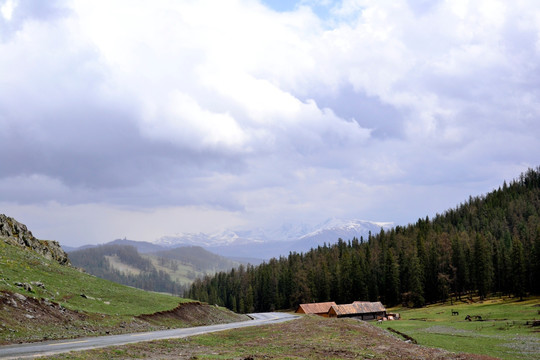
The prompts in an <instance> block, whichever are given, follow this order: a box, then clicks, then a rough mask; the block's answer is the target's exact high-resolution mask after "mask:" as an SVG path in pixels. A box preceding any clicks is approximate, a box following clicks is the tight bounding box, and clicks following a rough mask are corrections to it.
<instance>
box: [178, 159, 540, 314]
mask: <svg viewBox="0 0 540 360" xmlns="http://www.w3.org/2000/svg"><path fill="white" fill-rule="evenodd" d="M537 279H540V167H537V168H536V169H529V170H528V171H526V172H525V173H523V174H521V175H520V176H519V178H517V179H515V180H513V181H512V182H510V183H509V184H507V183H506V182H505V183H504V184H503V185H501V186H500V187H499V188H498V189H496V190H494V191H492V192H490V193H488V194H487V195H482V196H477V197H470V198H469V199H468V201H466V202H464V203H462V204H460V205H458V206H457V207H456V208H453V209H449V210H447V211H446V212H444V213H442V214H437V215H436V216H434V217H433V218H429V217H426V218H423V219H419V220H418V221H417V222H416V223H414V224H409V225H407V226H396V227H395V228H393V229H392V230H389V231H382V230H381V232H380V233H378V234H370V236H368V238H367V239H365V238H360V239H357V238H353V239H336V242H335V243H333V244H324V245H323V246H318V247H317V248H314V249H312V250H311V251H309V252H307V253H302V254H298V253H290V254H289V255H288V256H286V257H285V256H282V257H280V258H279V259H275V258H274V259H271V260H269V261H267V262H265V263H263V264H261V265H258V266H251V265H249V266H240V267H238V268H235V269H233V270H231V271H229V272H220V273H217V274H216V275H214V276H207V277H205V278H203V279H199V280H197V281H195V282H194V283H193V285H192V286H191V287H190V289H189V291H188V292H187V293H186V294H185V295H186V296H188V297H190V298H194V299H198V300H201V301H204V302H208V303H210V304H218V305H222V306H226V307H228V308H229V309H231V310H234V311H238V312H244V313H247V312H254V311H272V310H277V309H292V308H295V307H296V306H297V305H298V304H300V303H307V302H321V301H335V302H337V303H338V304H339V303H350V302H353V301H356V300H365V301H381V302H382V303H383V304H385V305H387V306H393V305H398V304H404V305H407V306H413V307H421V306H424V305H425V304H428V303H434V302H438V301H447V300H452V301H453V300H459V299H463V298H466V297H472V296H479V297H480V298H485V297H487V296H503V295H505V296H507V295H510V296H514V297H518V298H523V297H525V296H527V295H529V294H540V281H538V280H537Z"/></svg>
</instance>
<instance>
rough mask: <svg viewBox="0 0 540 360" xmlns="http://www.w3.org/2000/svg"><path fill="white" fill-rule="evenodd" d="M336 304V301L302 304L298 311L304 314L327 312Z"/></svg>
mask: <svg viewBox="0 0 540 360" xmlns="http://www.w3.org/2000/svg"><path fill="white" fill-rule="evenodd" d="M334 305H336V303H335V302H333V301H332V302H323V303H312V304H300V305H299V306H298V309H297V310H296V312H297V313H304V314H326V313H327V312H328V310H330V308H331V307H332V306H334Z"/></svg>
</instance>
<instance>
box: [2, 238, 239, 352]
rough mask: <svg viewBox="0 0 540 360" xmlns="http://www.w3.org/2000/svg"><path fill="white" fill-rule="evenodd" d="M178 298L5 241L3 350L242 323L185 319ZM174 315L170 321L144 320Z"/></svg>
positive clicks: (228, 316) (209, 312)
mask: <svg viewBox="0 0 540 360" xmlns="http://www.w3.org/2000/svg"><path fill="white" fill-rule="evenodd" d="M186 302H188V300H186V299H182V298H179V297H176V296H170V295H165V294H158V293H153V292H147V291H143V290H139V289H135V288H132V287H128V286H124V285H120V284H117V283H114V282H111V281H107V280H103V279H100V278H98V277H95V276H92V275H88V274H85V273H83V272H81V271H79V270H77V269H76V268H74V267H71V266H67V265H62V264H60V263H59V262H58V261H57V260H56V259H49V258H46V257H44V256H43V255H41V254H38V253H37V252H35V251H34V250H32V249H31V248H22V247H20V246H14V245H10V244H8V243H7V242H6V241H5V239H0V319H2V322H1V323H0V344H5V343H16V342H21V341H35V340H43V339H57V338H73V337H80V336H88V335H105V334H114V333H125V332H137V331H149V330H158V329H165V328H168V327H185V326H193V325H201V324H212V323H216V322H230V321H238V320H239V319H242V318H241V317H239V316H238V315H236V314H232V313H230V312H229V311H224V310H223V309H218V308H216V307H214V306H204V305H200V304H199V305H197V306H200V307H203V308H204V309H203V310H202V311H201V316H200V318H199V319H196V321H195V322H194V321H193V320H186V318H185V317H182V314H183V311H182V306H183V305H182V304H184V303H186ZM158 312H169V313H172V314H173V315H174V316H168V317H167V318H166V319H162V318H160V316H159V315H156V316H144V317H143V316H142V315H148V314H155V313H158Z"/></svg>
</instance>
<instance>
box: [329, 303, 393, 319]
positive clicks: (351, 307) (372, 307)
mask: <svg viewBox="0 0 540 360" xmlns="http://www.w3.org/2000/svg"><path fill="white" fill-rule="evenodd" d="M328 316H329V317H338V318H339V317H358V318H360V319H362V320H372V319H376V318H377V316H383V317H384V316H386V309H385V308H384V306H383V304H382V303H381V302H379V301H377V302H368V301H355V302H353V303H352V304H345V305H332V306H331V307H330V309H329V310H328Z"/></svg>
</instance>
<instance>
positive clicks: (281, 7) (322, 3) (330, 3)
mask: <svg viewBox="0 0 540 360" xmlns="http://www.w3.org/2000/svg"><path fill="white" fill-rule="evenodd" d="M261 1H262V3H263V4H265V5H266V6H268V7H269V8H271V9H273V10H275V11H279V12H286V11H293V10H295V9H296V8H298V7H299V6H309V7H310V8H311V10H312V11H313V12H314V13H315V14H316V15H317V16H318V17H319V18H321V19H327V18H329V17H330V15H331V10H332V9H333V8H334V7H336V6H337V5H338V4H339V3H340V2H341V1H338V0H297V1H292V0H261Z"/></svg>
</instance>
